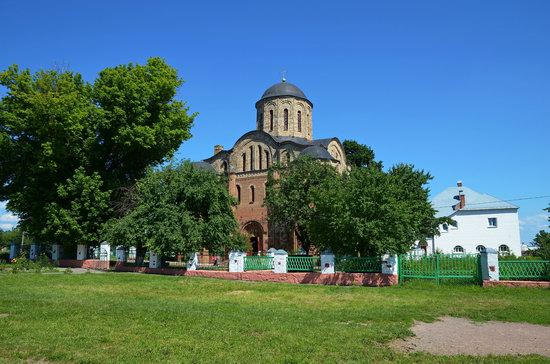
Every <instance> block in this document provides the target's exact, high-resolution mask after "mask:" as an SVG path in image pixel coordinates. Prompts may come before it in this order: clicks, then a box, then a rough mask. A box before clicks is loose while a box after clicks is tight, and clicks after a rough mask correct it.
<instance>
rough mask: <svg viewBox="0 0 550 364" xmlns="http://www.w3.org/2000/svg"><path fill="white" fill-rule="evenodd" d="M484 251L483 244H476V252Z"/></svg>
mask: <svg viewBox="0 0 550 364" xmlns="http://www.w3.org/2000/svg"><path fill="white" fill-rule="evenodd" d="M484 251H485V247H484V246H483V245H478V246H476V252H478V253H482V252H484Z"/></svg>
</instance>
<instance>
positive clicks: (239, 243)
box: [104, 162, 246, 255]
mask: <svg viewBox="0 0 550 364" xmlns="http://www.w3.org/2000/svg"><path fill="white" fill-rule="evenodd" d="M131 191H132V192H131V195H132V196H131V198H130V199H131V201H132V202H131V205H132V207H131V208H130V209H129V210H128V212H127V214H126V215H125V216H123V217H121V218H118V219H114V220H112V221H110V222H109V223H108V224H107V225H106V227H105V229H104V237H105V238H106V239H107V240H108V241H109V242H111V243H113V244H116V245H124V246H136V247H138V248H140V247H143V248H146V249H148V250H151V251H155V252H157V253H159V254H162V255H171V254H174V253H191V252H196V251H200V250H201V249H208V250H209V251H210V252H214V253H219V252H223V251H224V250H226V249H233V248H237V249H246V247H245V246H243V244H245V241H243V239H242V236H241V235H240V234H239V232H238V223H237V220H236V219H235V216H234V214H233V210H232V207H233V206H234V205H235V203H236V201H235V199H234V198H233V197H232V196H230V195H229V192H228V190H227V181H225V179H224V178H223V177H220V176H218V175H216V174H215V173H214V172H213V171H208V170H204V169H199V168H197V167H195V166H194V165H192V164H191V163H189V162H184V163H182V164H179V165H172V164H170V165H168V166H166V167H164V168H163V169H162V170H158V171H155V170H152V169H150V170H149V172H148V173H147V175H146V176H145V177H144V178H142V179H141V180H139V181H138V182H137V183H136V185H135V188H133V189H132V190H131Z"/></svg>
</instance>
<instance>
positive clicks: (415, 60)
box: [0, 0, 550, 242]
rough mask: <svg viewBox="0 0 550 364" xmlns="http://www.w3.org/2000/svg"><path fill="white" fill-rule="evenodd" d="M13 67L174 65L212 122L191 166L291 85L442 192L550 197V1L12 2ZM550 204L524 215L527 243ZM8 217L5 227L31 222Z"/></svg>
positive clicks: (320, 112) (539, 203) (328, 127)
mask: <svg viewBox="0 0 550 364" xmlns="http://www.w3.org/2000/svg"><path fill="white" fill-rule="evenodd" d="M2 15H3V16H2V29H3V35H4V36H3V40H2V43H1V45H0V69H5V68H6V67H8V66H9V65H11V64H13V63H17V64H19V65H20V66H22V67H25V68H27V67H28V68H31V69H32V70H38V69H40V68H51V67H55V66H64V67H69V68H70V69H72V70H74V71H77V72H80V73H82V74H83V75H84V77H85V78H86V79H87V80H89V81H93V79H94V78H95V77H96V75H97V73H98V72H99V71H100V70H101V69H103V68H105V67H109V66H115V65H117V64H121V63H128V62H138V63H141V62H144V61H145V60H146V59H147V58H148V57H150V56H161V57H163V58H165V59H166V60H167V61H168V62H169V63H170V64H171V65H172V66H174V67H176V68H177V69H178V70H179V72H180V75H181V76H182V77H183V78H184V79H185V80H186V83H185V84H184V86H183V87H182V88H181V90H180V92H179V95H178V97H179V98H181V99H183V100H185V101H187V102H188V105H189V106H190V108H191V110H192V111H197V112H199V113H200V115H199V116H198V117H197V119H196V124H195V126H194V127H193V129H192V133H193V138H192V139H191V140H189V141H187V142H185V143H184V144H183V145H182V147H181V148H180V149H179V151H178V152H177V158H178V159H182V158H189V159H192V160H198V159H203V158H207V157H209V156H210V155H211V154H212V151H213V146H214V145H215V144H222V145H224V146H225V147H227V148H229V147H231V146H232V145H233V143H234V142H235V141H236V140H237V138H238V137H239V136H241V135H242V134H243V133H244V132H246V131H249V130H251V129H253V128H254V127H255V109H254V103H255V102H256V101H257V100H258V98H259V97H260V96H261V94H262V93H263V91H264V90H265V89H266V88H267V87H269V86H270V85H271V84H273V83H276V82H278V81H279V79H280V75H281V71H283V70H284V71H286V74H287V79H288V81H289V82H292V83H294V84H296V85H298V86H299V87H300V88H301V89H302V90H303V91H304V92H305V94H306V95H307V96H308V98H309V99H310V100H311V101H312V102H313V104H314V112H313V123H314V124H313V133H314V137H316V138H320V137H329V136H338V137H339V138H340V139H342V140H343V139H346V138H351V139H355V140H357V141H359V142H361V143H365V144H368V145H370V146H371V147H373V148H374V150H375V151H376V154H377V158H379V159H381V160H383V161H384V164H385V166H387V167H388V166H391V165H392V164H394V163H398V162H406V163H413V164H414V165H415V166H416V167H418V168H422V169H425V170H428V171H430V172H431V174H432V175H433V176H434V177H435V178H434V180H433V181H432V182H431V184H430V188H431V190H432V191H433V193H437V192H439V191H441V190H443V189H444V188H445V187H447V186H451V185H454V184H455V183H456V181H457V180H462V181H463V182H464V185H466V186H468V187H471V188H473V189H475V190H478V191H480V192H485V193H489V194H492V195H494V196H496V197H498V198H501V199H515V198H524V197H534V196H543V195H550V168H549V167H550V154H549V153H548V146H549V145H550V138H549V136H550V67H549V66H550V40H549V39H550V22H549V21H548V19H549V18H550V2H548V1H535V0H532V1H519V0H518V1H502V0H500V1H460V2H449V1H378V2H374V1H356V2H352V1H349V2H318V1H315V2H314V1H311V2H295V1H276V2H260V1H249V2H240V1H220V2H208V1H196V2H187V1H186V2H180V1H156V2H152V1H136V0H133V1H116V2H115V1H87V2H78V1H53V0H52V1H47V2H46V1H35V2H32V1H22V0H18V1H12V0H7V1H6V0H4V1H3V2H2ZM549 202H550V198H544V199H533V200H523V201H517V202H515V203H516V204H517V205H519V206H520V219H521V229H522V231H521V233H522V240H523V241H526V242H527V241H531V239H532V238H533V236H534V234H535V233H536V231H538V230H539V229H541V228H544V227H545V226H547V225H548V223H547V222H546V218H547V216H548V215H547V214H546V213H545V212H543V211H542V209H543V208H544V207H546V206H548V203H549ZM2 207H3V206H2V205H0V215H1V216H0V227H2V228H6V227H9V226H11V225H13V223H14V222H15V221H16V220H15V219H14V218H13V217H11V216H10V215H9V214H8V213H7V212H5V211H4V210H3V209H2Z"/></svg>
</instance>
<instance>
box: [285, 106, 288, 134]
mask: <svg viewBox="0 0 550 364" xmlns="http://www.w3.org/2000/svg"><path fill="white" fill-rule="evenodd" d="M284 118H285V124H284V125H285V131H287V130H288V109H285V111H284Z"/></svg>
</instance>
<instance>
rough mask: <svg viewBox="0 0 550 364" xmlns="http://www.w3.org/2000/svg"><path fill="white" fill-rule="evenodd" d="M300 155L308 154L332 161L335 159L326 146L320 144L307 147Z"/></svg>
mask: <svg viewBox="0 0 550 364" xmlns="http://www.w3.org/2000/svg"><path fill="white" fill-rule="evenodd" d="M300 155H307V156H310V157H311V158H313V159H326V160H330V161H332V160H335V159H334V158H333V157H332V156H331V155H330V153H329V152H328V151H327V150H326V149H325V148H323V147H320V146H318V145H312V146H311V147H307V148H306V149H304V150H302V153H300Z"/></svg>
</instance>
